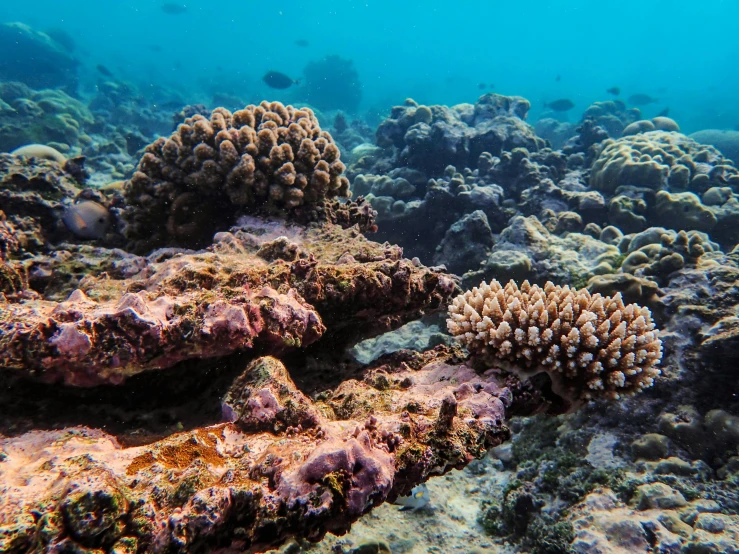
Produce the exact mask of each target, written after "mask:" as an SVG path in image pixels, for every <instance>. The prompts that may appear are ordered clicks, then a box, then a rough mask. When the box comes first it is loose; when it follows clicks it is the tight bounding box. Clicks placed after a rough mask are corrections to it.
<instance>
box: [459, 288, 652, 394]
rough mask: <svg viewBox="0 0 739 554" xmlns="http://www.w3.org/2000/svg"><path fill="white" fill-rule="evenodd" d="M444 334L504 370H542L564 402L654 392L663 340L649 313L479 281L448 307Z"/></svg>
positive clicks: (582, 296)
mask: <svg viewBox="0 0 739 554" xmlns="http://www.w3.org/2000/svg"><path fill="white" fill-rule="evenodd" d="M449 316H450V317H449V319H448V320H447V326H448V329H449V332H450V333H451V334H452V335H455V336H457V337H458V338H459V340H460V341H461V342H462V343H464V344H465V345H466V346H467V348H468V349H469V350H470V351H471V352H472V353H473V354H480V355H482V356H483V357H487V358H491V359H492V360H494V363H496V364H498V365H501V364H502V366H503V367H505V368H507V369H513V370H520V371H522V372H524V373H529V374H532V373H539V372H541V371H544V372H545V373H547V374H548V375H549V376H550V378H551V379H552V383H553V385H554V387H555V389H554V390H555V392H557V393H558V394H560V395H561V396H562V397H563V398H566V399H572V400H587V399H591V398H597V397H605V398H611V399H618V398H620V397H621V396H623V395H631V394H634V393H636V392H639V391H641V390H642V389H645V388H648V387H650V386H652V384H653V382H654V378H655V377H656V376H657V375H659V374H660V370H659V369H658V367H657V366H658V364H659V362H660V360H661V359H662V341H661V340H660V339H659V338H658V336H657V335H658V331H657V330H656V329H655V325H654V323H653V322H652V316H651V313H650V311H649V309H647V308H642V307H640V306H638V305H636V304H628V305H624V303H623V301H622V300H621V295H620V294H616V295H615V296H613V297H603V296H601V295H600V294H592V295H591V294H590V293H589V292H588V291H587V290H586V289H582V290H574V289H571V288H570V287H568V286H565V287H559V286H555V285H553V284H552V283H551V282H548V283H547V284H546V285H545V286H544V288H543V289H542V288H540V287H538V286H537V285H530V284H529V282H528V281H524V282H523V284H522V285H521V288H520V289H519V288H518V286H517V285H516V283H515V282H513V281H510V282H509V283H508V284H507V285H506V286H505V288H503V287H502V286H501V285H500V283H498V281H495V280H493V281H492V283H491V284H490V285H487V284H486V283H484V282H483V283H482V284H481V285H480V287H475V288H473V289H472V290H471V291H468V292H465V293H464V294H462V295H460V296H457V297H456V298H455V299H454V300H453V301H452V303H451V305H450V306H449Z"/></svg>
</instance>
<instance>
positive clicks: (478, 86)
mask: <svg viewBox="0 0 739 554" xmlns="http://www.w3.org/2000/svg"><path fill="white" fill-rule="evenodd" d="M477 88H479V89H480V90H485V89H486V88H487V87H486V86H485V83H480V84H479V85H477Z"/></svg>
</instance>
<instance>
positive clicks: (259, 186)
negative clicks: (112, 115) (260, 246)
mask: <svg viewBox="0 0 739 554" xmlns="http://www.w3.org/2000/svg"><path fill="white" fill-rule="evenodd" d="M339 157H340V154H339V149H338V148H337V147H336V145H335V144H334V143H333V140H332V138H331V135H330V134H328V133H327V132H325V131H321V128H320V126H319V125H318V120H317V119H316V118H315V116H314V115H313V112H312V111H311V110H309V109H303V110H298V109H295V108H293V107H292V106H287V107H285V106H283V105H282V104H280V103H278V102H273V103H271V104H270V103H268V102H263V103H262V104H260V105H259V106H254V105H250V106H247V107H246V108H245V109H243V110H239V111H237V112H234V113H233V114H232V113H231V112H229V111H228V110H225V109H223V108H217V109H215V110H214V111H213V113H212V114H211V116H210V119H208V118H205V117H203V116H201V115H197V114H196V115H194V116H193V117H192V118H188V119H187V120H186V121H185V123H183V124H182V125H180V126H179V127H178V128H177V131H175V133H174V134H172V136H171V137H169V138H160V139H158V140H157V141H155V142H154V143H153V144H151V145H149V146H148V147H147V148H146V153H145V154H144V156H143V157H142V158H141V161H140V162H139V167H138V169H137V171H136V173H135V174H134V176H133V177H132V178H131V180H130V181H128V182H127V183H126V188H125V193H124V195H125V198H126V201H127V203H128V210H127V213H126V217H127V221H128V225H127V227H126V236H127V237H128V238H129V239H130V240H131V241H132V242H133V247H134V249H136V250H146V249H151V248H154V247H156V246H162V245H185V246H193V245H194V246H197V245H201V246H202V245H203V244H208V243H209V242H210V240H211V237H212V234H213V232H215V231H217V230H219V229H220V230H223V229H225V228H226V227H227V226H228V225H229V224H231V223H233V221H234V218H235V215H236V214H237V212H238V211H239V210H247V211H248V210H255V209H257V208H259V207H264V208H266V209H280V208H281V209H291V208H295V207H298V206H301V205H303V204H316V203H319V202H321V201H322V200H324V199H331V198H335V197H337V196H348V194H349V182H348V180H347V179H346V178H345V177H343V176H342V173H343V172H344V164H343V163H341V161H340V159H339Z"/></svg>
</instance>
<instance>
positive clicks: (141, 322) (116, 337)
mask: <svg viewBox="0 0 739 554" xmlns="http://www.w3.org/2000/svg"><path fill="white" fill-rule="evenodd" d="M288 237H289V238H288ZM89 254H91V253H90V252H88V255H89ZM98 255H100V256H105V255H106V252H105V251H104V250H102V249H101V250H100V251H99V252H98ZM61 263H64V264H70V265H71V264H73V263H74V262H73V261H72V260H65V261H61ZM76 263H77V264H80V263H81V257H78V259H77V260H76ZM47 271H50V272H51V273H52V274H53V273H58V272H59V270H58V269H56V268H54V266H53V264H52V265H51V267H49V268H47ZM73 285H74V282H73V281H71V282H69V283H68V286H70V287H72V286H73ZM453 289H454V284H453V282H452V281H451V279H449V278H448V277H445V276H443V275H441V274H438V273H434V272H431V271H429V270H428V269H426V268H424V267H423V266H420V265H414V264H413V263H412V262H410V261H409V260H404V259H402V257H401V251H400V249H398V248H391V247H389V246H387V245H386V246H383V245H378V244H376V243H372V242H370V241H367V240H366V239H364V238H363V237H362V236H361V235H360V234H358V233H356V231H353V230H347V231H344V230H342V229H341V228H340V227H336V226H332V225H330V224H328V225H326V226H323V227H315V228H312V229H310V230H303V228H302V227H298V226H287V227H286V226H284V225H281V224H279V223H266V224H265V223H263V222H261V221H260V220H244V221H243V226H242V227H240V228H235V229H233V232H231V233H221V234H220V235H218V237H217V243H216V244H215V245H214V246H213V247H212V248H211V249H210V250H209V251H206V252H199V253H196V252H176V251H175V252H170V253H166V252H164V253H155V254H154V255H152V256H150V257H149V258H148V259H145V258H138V259H137V258H135V257H134V258H125V259H123V260H122V261H121V262H120V263H119V264H118V267H117V269H113V270H112V271H111V272H106V273H104V274H101V275H100V276H95V275H92V274H91V275H88V276H86V277H84V278H82V280H80V281H78V282H77V288H75V289H74V290H73V291H70V293H69V297H68V298H67V299H66V300H65V301H62V302H55V301H51V300H43V299H36V298H30V299H24V300H20V301H18V302H9V301H8V300H7V299H5V300H2V299H0V302H2V308H3V311H4V314H5V315H4V317H3V318H2V320H0V329H1V330H2V332H0V337H2V338H0V367H2V368H11V369H16V370H20V371H22V372H28V373H31V374H33V375H35V376H36V377H39V378H41V379H43V380H46V381H56V380H62V381H64V382H66V383H71V384H76V385H95V384H99V383H117V382H120V381H122V380H123V379H125V378H126V377H129V376H131V375H135V374H136V373H139V372H141V371H145V370H152V369H161V368H166V367H170V366H172V365H174V364H176V363H177V362H179V361H182V360H186V359H192V358H212V357H215V356H223V355H226V354H229V353H231V352H234V351H239V350H241V351H243V350H244V349H251V348H253V347H255V346H256V345H259V347H260V348H262V349H266V350H267V351H273V352H278V351H282V350H284V349H289V348H295V347H301V346H303V347H304V346H308V345H309V344H311V343H313V342H315V341H316V340H317V339H319V337H321V335H322V334H323V333H324V331H325V325H328V326H330V327H331V329H332V333H333V335H332V340H333V341H337V340H339V337H342V336H343V339H342V340H343V341H347V340H351V338H352V337H354V338H356V337H357V336H358V335H360V336H361V335H364V336H365V337H366V336H371V335H372V334H373V333H377V332H381V331H386V330H390V329H392V328H394V327H398V326H400V325H402V324H403V323H405V322H407V321H408V320H410V319H412V318H413V317H414V316H418V315H420V314H421V313H422V312H423V311H424V310H426V309H434V308H438V307H439V306H440V304H441V302H442V301H443V300H444V299H445V298H447V297H448V295H449V294H451V292H452V291H453ZM61 293H62V291H59V290H57V291H56V295H57V296H58V295H60V294H61ZM360 321H362V322H363V323H361V324H360V323H359V322H360Z"/></svg>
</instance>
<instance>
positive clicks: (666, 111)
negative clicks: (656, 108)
mask: <svg viewBox="0 0 739 554" xmlns="http://www.w3.org/2000/svg"><path fill="white" fill-rule="evenodd" d="M668 115H670V108H669V106H668V107H667V108H665V109H664V110H662V111H661V112H659V113H658V114H657V115H655V116H654V117H667V116H668Z"/></svg>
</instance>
